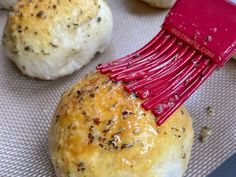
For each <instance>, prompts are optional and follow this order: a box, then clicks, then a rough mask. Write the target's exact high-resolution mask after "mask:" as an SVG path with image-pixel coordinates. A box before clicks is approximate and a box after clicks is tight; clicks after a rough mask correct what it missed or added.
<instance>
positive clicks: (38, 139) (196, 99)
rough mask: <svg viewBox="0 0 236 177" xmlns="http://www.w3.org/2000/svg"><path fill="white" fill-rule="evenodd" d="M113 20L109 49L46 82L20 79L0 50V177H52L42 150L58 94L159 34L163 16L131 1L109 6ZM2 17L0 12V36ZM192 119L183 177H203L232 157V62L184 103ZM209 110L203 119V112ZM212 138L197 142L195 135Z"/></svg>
mask: <svg viewBox="0 0 236 177" xmlns="http://www.w3.org/2000/svg"><path fill="white" fill-rule="evenodd" d="M109 3H110V6H111V9H112V11H113V16H114V35H113V40H112V44H111V45H110V46H109V48H108V49H107V50H106V51H105V53H103V54H102V55H99V56H96V58H95V59H94V60H93V61H92V62H91V63H90V64H89V65H88V66H86V67H84V68H83V69H82V70H80V71H79V72H77V73H75V74H73V75H72V76H68V77H65V78H62V79H59V80H56V81H51V82H46V81H38V80H34V79H30V78H27V77H25V76H22V75H21V74H20V73H19V72H18V70H17V69H16V68H15V66H14V65H13V64H12V63H11V62H9V61H8V60H7V59H6V57H5V55H4V53H3V51H2V46H1V45H0V76H1V77H0V176H4V177H34V176H37V177H39V176H47V177H51V176H52V177H53V176H55V174H54V171H53V168H52V165H51V163H50V159H49V156H48V150H47V131H48V126H49V123H50V119H51V117H52V114H53V111H54V109H55V106H56V105H57V103H58V101H59V97H60V95H61V93H62V92H63V91H64V90H65V89H66V88H68V87H69V86H70V85H72V84H73V83H75V82H76V81H78V80H79V79H80V78H81V77H82V76H84V75H85V74H86V73H88V72H90V71H92V70H94V68H95V66H96V65H97V64H98V63H101V62H104V61H107V60H109V59H114V58H117V57H120V56H122V55H125V54H127V53H129V52H131V51H133V50H135V49H137V48H139V47H141V46H142V45H143V44H145V43H146V42H147V41H149V40H150V39H151V38H152V37H153V36H154V35H155V34H156V33H157V31H158V30H159V28H160V25H161V23H162V21H163V18H164V16H165V14H166V11H160V10H157V9H153V8H150V7H149V6H147V5H145V4H144V3H141V2H139V1H135V0H110V2H109ZM6 15H7V13H6V12H4V11H0V32H1V31H2V29H3V26H4V22H5V20H6ZM186 106H187V108H188V110H189V111H190V113H191V115H192V117H193V119H194V129H195V142H194V146H193V152H192V157H191V161H190V165H189V169H188V171H187V173H186V177H205V176H207V174H209V173H210V172H211V171H213V170H214V169H215V168H216V167H217V166H219V165H220V164H221V163H222V162H223V161H224V160H225V159H227V158H228V157H229V156H230V155H232V154H233V153H234V152H236V62H234V61H230V62H229V63H227V64H226V66H225V67H224V68H222V69H221V70H219V71H217V72H215V74H214V75H213V76H212V77H211V78H210V79H209V80H208V81H207V82H206V83H204V85H203V86H202V87H201V88H200V89H199V90H198V91H197V93H195V94H194V95H193V96H192V97H191V98H190V99H189V100H188V102H187V103H186ZM208 106H211V107H212V108H213V109H215V112H216V114H215V116H208V115H207V111H206V108H207V107H208ZM203 126H209V127H210V128H211V129H212V131H213V134H212V135H211V136H210V137H209V139H208V141H207V142H205V143H200V142H199V141H198V135H199V132H200V129H201V128H202V127H203Z"/></svg>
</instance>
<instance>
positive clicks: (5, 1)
mask: <svg viewBox="0 0 236 177" xmlns="http://www.w3.org/2000/svg"><path fill="white" fill-rule="evenodd" d="M16 1H17V0H0V9H10V8H11V7H12V6H13V5H14V4H15V3H16Z"/></svg>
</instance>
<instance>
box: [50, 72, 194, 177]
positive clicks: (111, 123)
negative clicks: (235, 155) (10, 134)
mask: <svg viewBox="0 0 236 177" xmlns="http://www.w3.org/2000/svg"><path fill="white" fill-rule="evenodd" d="M141 103H142V101H141V100H139V99H138V98H136V97H135V95H133V94H129V93H127V92H125V91H124V89H123V86H122V83H116V82H112V81H109V79H108V77H107V76H106V75H101V74H100V73H94V74H91V75H88V76H87V77H86V78H85V79H83V80H82V81H80V82H78V83H77V84H76V85H75V86H73V87H72V88H70V89H69V90H68V91H67V92H65V93H64V94H63V96H62V98H61V101H60V104H59V105H58V108H57V110H56V112H55V116H54V119H53V121H52V124H51V128H50V131H49V148H50V155H51V159H52V162H53V164H54V167H55V171H56V174H57V176H58V177H79V176H86V177H181V176H182V175H183V173H184V171H185V170H186V168H187V164H188V161H189V157H190V152H191V147H192V141H193V128H192V121H191V118H190V116H189V114H188V112H187V111H186V109H185V108H183V107H182V108H180V109H179V110H177V111H176V112H175V113H174V114H173V115H172V116H171V118H170V119H169V120H167V121H166V122H165V123H164V124H163V125H162V126H161V127H157V125H156V124H155V118H154V116H153V115H152V114H151V113H150V112H148V111H145V110H144V109H142V108H141Z"/></svg>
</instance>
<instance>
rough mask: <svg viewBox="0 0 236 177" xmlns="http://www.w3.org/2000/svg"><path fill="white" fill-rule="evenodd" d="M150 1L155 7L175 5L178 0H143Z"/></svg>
mask: <svg viewBox="0 0 236 177" xmlns="http://www.w3.org/2000/svg"><path fill="white" fill-rule="evenodd" d="M142 1H145V2H147V3H149V4H150V5H151V6H153V7H158V8H170V7H172V6H173V5H174V3H175V2H176V0H142Z"/></svg>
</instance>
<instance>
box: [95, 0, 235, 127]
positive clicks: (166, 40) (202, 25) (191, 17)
mask: <svg viewBox="0 0 236 177" xmlns="http://www.w3.org/2000/svg"><path fill="white" fill-rule="evenodd" d="M235 12H236V3H235V1H233V0H231V1H230V0H178V1H177V3H176V4H175V6H174V7H173V8H172V9H171V11H170V12H169V14H168V15H167V17H166V19H165V22H164V24H163V25H162V30H161V31H160V32H159V33H158V34H157V35H156V36H155V37H154V38H153V39H152V40H151V41H150V42H149V43H148V44H146V45H145V46H144V47H143V48H141V49H140V50H138V51H136V52H134V53H132V54H129V55H127V56H125V57H123V58H120V59H118V60H114V61H111V62H108V63H105V64H100V65H99V66H97V69H98V70H99V71H100V72H101V73H103V74H109V76H110V78H111V79H112V80H115V81H123V82H124V83H125V89H126V90H127V91H128V92H132V93H135V94H136V95H137V96H138V97H139V98H141V99H143V100H144V102H143V104H142V107H143V108H144V109H146V110H150V111H152V113H153V114H154V115H155V116H156V117H157V125H161V124H162V123H163V122H164V121H165V120H166V119H167V118H168V117H169V116H170V115H171V114H172V113H173V112H174V111H175V110H176V109H177V108H179V107H180V106H181V105H182V104H183V103H184V102H185V101H186V100H187V99H188V98H189V97H190V96H191V95H192V94H193V93H194V91H195V90H196V89H197V88H198V87H199V86H200V85H201V84H202V83H203V82H204V81H205V80H206V79H207V78H208V77H209V76H210V75H211V74H212V73H213V71H215V70H216V68H217V67H222V66H223V65H224V64H225V63H226V62H227V61H228V60H229V59H230V58H231V57H232V56H233V54H234V53H235V52H236V33H235V29H236V13H235Z"/></svg>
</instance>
